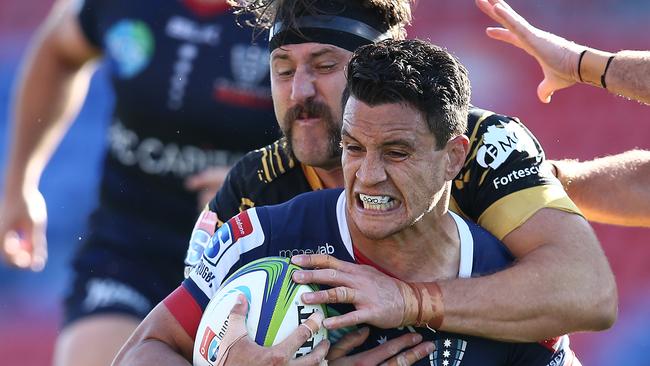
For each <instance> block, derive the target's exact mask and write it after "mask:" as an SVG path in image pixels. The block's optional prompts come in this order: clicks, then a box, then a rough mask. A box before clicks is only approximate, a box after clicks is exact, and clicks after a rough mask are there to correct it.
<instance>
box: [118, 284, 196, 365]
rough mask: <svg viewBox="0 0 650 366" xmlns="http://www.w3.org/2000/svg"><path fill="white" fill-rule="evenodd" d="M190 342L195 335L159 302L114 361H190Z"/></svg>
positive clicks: (151, 362) (166, 363) (147, 362)
mask: <svg viewBox="0 0 650 366" xmlns="http://www.w3.org/2000/svg"><path fill="white" fill-rule="evenodd" d="M170 296H171V295H170ZM193 345H194V339H192V338H190V336H189V335H188V334H187V333H186V332H185V330H184V329H183V328H182V327H181V325H180V324H179V323H178V322H177V321H176V318H174V316H173V315H172V314H171V313H170V311H169V310H168V309H167V306H166V305H165V304H164V303H160V304H158V305H157V306H156V307H155V308H154V309H153V310H151V312H150V313H149V315H147V317H146V318H145V319H144V320H143V321H142V323H140V325H139V326H138V328H136V330H135V331H134V332H133V334H132V335H131V337H130V338H129V340H128V341H127V342H126V344H124V346H122V349H120V352H119V353H118V355H117V356H116V357H115V360H113V365H129V366H130V365H136V366H137V365H190V362H188V360H191V359H192V347H193Z"/></svg>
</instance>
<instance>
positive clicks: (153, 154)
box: [108, 120, 243, 178]
mask: <svg viewBox="0 0 650 366" xmlns="http://www.w3.org/2000/svg"><path fill="white" fill-rule="evenodd" d="M108 144H109V146H110V153H111V155H112V156H113V157H114V158H115V159H116V160H117V161H119V162H120V163H121V164H122V165H124V166H134V167H137V168H139V169H140V170H141V171H142V172H144V173H146V174H151V175H159V176H166V175H169V174H171V175H174V176H176V177H178V178H186V177H188V176H190V175H192V174H196V173H199V172H202V171H203V170H205V169H207V168H209V167H211V166H226V165H232V164H234V163H235V162H236V161H237V160H239V158H241V157H242V156H243V154H239V153H232V152H229V151H226V150H206V149H202V148H200V147H198V146H193V145H179V144H177V143H173V142H164V141H161V140H160V139H157V138H155V137H145V138H141V137H140V136H138V134H137V133H136V132H135V131H133V130H130V129H128V128H126V127H125V126H124V125H123V124H122V123H121V122H120V121H119V120H118V121H116V122H115V123H113V125H111V127H110V129H109V132H108Z"/></svg>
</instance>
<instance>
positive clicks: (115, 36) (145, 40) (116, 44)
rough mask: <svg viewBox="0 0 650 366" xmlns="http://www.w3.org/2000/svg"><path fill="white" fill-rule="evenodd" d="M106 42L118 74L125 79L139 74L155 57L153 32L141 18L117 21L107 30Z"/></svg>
mask: <svg viewBox="0 0 650 366" xmlns="http://www.w3.org/2000/svg"><path fill="white" fill-rule="evenodd" d="M104 42H105V44H106V51H108V52H107V53H108V55H109V56H110V57H109V58H110V60H111V62H112V64H113V66H114V67H115V71H116V74H117V75H119V76H120V77H121V78H123V79H130V78H132V77H134V76H136V75H137V74H139V73H140V72H141V71H142V70H144V69H145V68H146V67H147V66H148V65H149V62H150V61H151V58H152V57H153V52H154V37H153V32H152V31H151V29H149V26H148V25H147V24H146V23H145V22H143V21H140V20H133V19H123V20H120V21H119V22H117V23H115V25H113V26H112V27H111V28H110V29H109V30H108V31H107V32H106V37H105V40H104Z"/></svg>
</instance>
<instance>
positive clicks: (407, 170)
mask: <svg viewBox="0 0 650 366" xmlns="http://www.w3.org/2000/svg"><path fill="white" fill-rule="evenodd" d="M346 76H347V78H346V79H347V81H346V83H347V85H346V91H345V93H344V98H343V101H342V106H343V127H342V142H343V144H342V146H343V156H342V166H343V176H344V181H345V189H344V190H342V189H332V190H321V191H318V192H310V193H306V194H303V195H300V196H298V197H296V198H295V199H293V200H291V201H288V202H286V203H284V204H280V205H276V206H267V207H256V208H251V209H249V210H247V211H245V212H243V213H241V214H239V215H237V216H235V217H234V218H233V219H231V220H229V221H228V222H227V223H226V224H224V225H222V226H221V227H220V228H219V230H218V231H217V232H216V233H215V235H214V236H213V238H212V240H211V241H210V244H209V245H208V247H207V248H206V250H205V253H204V255H203V258H202V260H201V262H200V264H199V265H198V266H196V267H195V269H194V270H193V271H192V272H191V273H190V276H189V278H188V279H187V280H186V281H184V282H183V285H182V286H181V287H179V289H177V290H176V291H175V292H174V293H172V294H171V295H170V296H169V297H168V298H167V299H166V300H165V301H164V302H163V304H160V305H159V306H157V307H156V308H155V309H154V310H153V311H152V313H150V314H149V316H148V317H147V318H146V319H145V320H144V321H143V323H142V324H141V325H140V327H138V329H137V330H136V332H135V334H134V335H133V336H132V337H131V339H130V340H129V342H128V343H127V344H126V345H125V347H123V349H122V350H121V352H120V354H119V355H118V358H117V359H116V364H118V365H138V364H143V365H144V364H152V363H154V362H155V363H156V364H163V365H164V364H187V362H189V361H190V359H191V354H192V348H193V342H194V341H195V338H196V341H200V340H199V338H200V336H199V337H197V334H196V329H197V326H198V325H199V322H200V318H201V314H202V312H203V310H204V309H205V307H206V306H208V302H209V301H210V299H211V298H212V297H214V296H215V294H216V293H217V289H218V288H219V287H220V286H221V285H223V283H224V280H225V279H226V278H228V275H229V274H231V273H234V272H236V271H237V270H238V269H239V268H242V267H244V266H245V265H246V264H247V263H250V262H253V261H255V260H257V259H259V258H264V257H268V256H272V255H273V253H277V252H278V251H279V250H286V249H301V248H308V247H313V246H314V245H322V244H323V243H328V244H329V245H332V246H333V248H334V256H335V257H337V258H338V259H335V258H333V257H331V256H327V255H325V256H323V255H320V256H322V257H323V258H325V259H326V261H327V262H328V263H329V267H330V269H325V270H322V271H321V275H322V276H321V277H320V278H321V279H323V278H325V277H327V276H329V278H330V279H331V280H332V282H339V281H343V282H348V283H353V282H354V281H355V279H354V277H353V276H351V275H350V274H349V273H350V272H352V271H354V269H356V268H361V269H363V270H364V271H366V272H367V273H371V274H374V276H375V277H382V276H384V277H385V276H386V274H388V275H390V276H391V277H390V278H392V280H391V281H383V282H381V283H378V284H381V286H384V287H385V288H382V287H377V288H376V289H375V290H376V292H377V293H378V294H390V293H399V294H400V295H401V299H402V300H403V301H402V302H401V303H399V302H396V304H397V306H395V307H394V308H393V309H392V310H391V311H389V312H387V313H386V314H385V316H386V317H387V319H385V321H387V322H392V323H394V324H395V326H394V327H392V328H389V329H382V328H378V327H375V326H369V327H368V328H369V330H367V331H363V332H365V333H364V334H363V337H357V340H359V339H361V341H360V342H359V343H358V344H355V345H354V347H353V349H352V350H351V352H350V354H349V355H345V356H343V355H341V354H340V353H337V354H335V355H333V354H332V353H330V354H329V355H328V356H327V360H328V361H330V363H332V364H349V363H353V362H355V361H353V360H351V359H350V357H360V356H359V355H361V357H362V359H361V360H358V361H360V362H362V363H363V362H367V363H369V364H379V363H383V362H391V363H397V364H400V365H403V364H416V365H449V364H453V365H458V364H462V365H466V366H478V365H487V366H491V365H493V366H497V365H498V366H515V365H521V366H523V365H527V366H535V365H539V366H545V365H549V364H553V365H579V362H578V361H577V359H576V358H575V356H574V354H573V352H572V351H571V350H570V349H569V341H568V337H567V336H562V337H558V338H557V339H554V340H553V341H548V342H543V343H538V342H529V343H510V342H504V341H495V340H490V339H486V338H482V337H477V336H470V335H463V334H458V333H452V332H448V331H443V330H439V331H437V332H436V331H434V330H433V329H437V328H439V327H440V325H441V323H442V321H443V319H442V314H443V313H442V311H441V310H442V309H441V308H442V303H441V301H437V300H436V299H440V297H439V296H435V295H436V294H439V293H440V289H439V287H438V285H437V284H436V282H435V281H443V280H447V279H450V278H467V277H472V276H481V275H484V274H489V273H492V272H495V271H498V270H500V269H503V268H504V267H507V266H509V265H510V264H511V263H512V262H513V261H514V258H513V257H512V255H511V254H510V252H509V251H508V250H507V249H506V247H505V246H504V245H503V244H502V243H501V242H500V241H499V240H498V239H496V238H495V237H494V236H492V235H491V234H489V233H488V232H487V231H486V230H485V229H482V228H481V227H479V226H477V225H475V224H473V223H471V222H470V221H467V220H465V219H463V218H461V217H460V216H458V215H456V214H454V213H452V212H451V211H449V200H450V190H451V182H452V180H453V179H454V177H456V175H457V174H458V172H459V171H460V169H461V168H462V167H463V165H464V162H465V158H466V155H467V152H468V151H469V140H468V138H467V137H466V136H465V135H464V134H463V132H464V131H465V129H466V123H467V122H466V116H467V112H468V108H469V99H470V86H469V80H468V77H467V71H466V70H465V68H464V67H463V66H462V65H461V64H460V63H459V62H458V60H457V59H456V58H454V57H453V56H451V55H450V54H449V53H447V52H446V51H444V50H443V49H441V48H439V47H437V46H433V45H431V44H429V43H427V42H423V41H418V40H407V41H396V40H385V41H381V42H378V43H376V44H373V45H367V46H363V47H361V48H360V49H359V50H357V51H356V53H355V55H354V56H353V58H352V60H351V61H350V63H349V65H348V68H347V75H346ZM368 198H370V200H368ZM360 253H363V258H361V257H360ZM316 256H317V257H318V256H319V255H316ZM361 259H363V261H364V262H365V263H367V264H369V265H367V266H358V265H357V264H354V263H355V262H358V261H359V260H361ZM353 268H354V269H353ZM380 270H381V271H383V272H384V274H382V273H381V272H380ZM272 272H273V271H267V273H272ZM318 272H319V271H314V272H312V273H318ZM206 279H209V280H206ZM226 282H227V281H226ZM225 286H228V283H226V284H225ZM224 288H225V287H224ZM338 289H339V291H338V292H339V293H338V294H337V295H339V296H340V297H341V298H346V300H347V302H353V301H354V300H355V299H354V297H355V296H354V294H352V298H351V299H348V297H347V296H346V294H344V293H341V290H343V291H342V292H345V289H346V288H344V287H339V288H338ZM257 295H258V296H259V294H257ZM251 296H255V295H251ZM303 296H304V295H303ZM243 297H245V296H243ZM239 299H241V302H242V304H238V306H236V307H235V309H234V311H233V314H238V315H236V316H235V318H238V319H239V320H241V316H243V315H245V314H246V313H245V312H244V311H245V308H246V307H245V305H243V304H244V303H246V301H244V299H243V298H242V296H240V297H239ZM359 300H363V299H359ZM239 305H241V306H239ZM279 305H280V303H278V302H276V303H275V307H276V308H277V307H278V306H279ZM330 306H331V309H332V311H333V312H334V314H335V313H340V314H343V316H345V314H347V313H349V312H351V311H355V309H354V307H352V306H351V305H350V304H349V303H332V304H330ZM359 310H360V309H359V307H358V306H357V309H356V311H357V312H358V311H359ZM361 310H363V309H361ZM328 312H330V310H329V309H328ZM316 314H319V312H316ZM249 315H250V313H249ZM312 320H314V318H312ZM317 320H318V318H316V321H317ZM262 321H264V319H262V317H260V322H262ZM239 324H241V323H239ZM339 325H340V324H339ZM229 326H232V325H229ZM298 328H299V329H300V328H306V327H298ZM328 328H329V329H333V330H338V331H339V332H338V334H332V333H334V332H330V335H329V337H330V339H331V340H332V342H333V344H334V345H336V342H337V340H338V339H337V338H338V337H341V336H344V333H346V332H351V331H352V330H353V329H350V328H347V329H346V328H344V329H341V327H331V328H330V327H328ZM312 331H316V329H313V328H310V332H309V333H310V334H309V335H310V336H311V333H312ZM244 334H245V333H244ZM348 334H352V335H353V336H354V335H356V334H359V331H356V332H351V333H348ZM416 334H417V336H418V338H417V339H418V340H419V339H421V340H423V342H421V343H419V342H415V343H418V344H417V345H405V346H403V347H402V348H401V349H398V348H396V347H391V348H389V350H390V351H392V353H390V354H387V355H385V357H384V359H376V358H373V357H375V356H376V355H377V354H378V353H379V351H378V349H381V347H382V346H383V345H385V344H387V343H388V342H391V341H394V340H397V339H399V338H400V337H411V339H412V340H415V339H416V338H414V336H415V335H416ZM250 336H251V334H248V337H250ZM225 338H226V340H225V341H222V342H221V344H220V345H219V347H218V348H219V349H218V351H217V356H216V357H215V364H218V365H222V364H261V363H260V360H262V359H264V360H265V361H267V362H268V363H270V364H286V363H291V362H294V363H296V364H297V363H298V362H300V363H306V364H318V363H319V362H320V361H321V359H322V357H323V356H324V352H323V349H324V348H326V347H327V346H328V345H329V343H328V341H322V342H321V343H320V345H319V346H317V347H316V349H315V350H314V352H313V353H311V354H308V355H306V356H303V357H301V358H297V359H295V360H292V356H293V355H294V353H295V352H296V351H297V349H298V348H299V346H300V345H298V344H297V343H293V344H294V346H295V348H296V349H289V348H288V347H284V348H277V347H278V346H274V347H276V348H270V349H266V350H264V349H262V350H260V349H259V348H251V344H250V343H251V342H250V340H248V342H247V337H246V336H243V337H242V334H237V336H233V335H232V334H230V333H229V332H228V330H226V332H225ZM343 339H346V338H343ZM242 340H243V341H242ZM280 344H282V343H280ZM344 344H346V343H345V341H344ZM377 345H379V346H377ZM319 347H320V348H319ZM317 350H318V351H317ZM331 350H336V347H335V346H334V347H331ZM265 351H266V352H265ZM282 351H284V353H280V352H282ZM385 351H386V350H385V349H384V350H382V352H385ZM400 351H401V353H399V352H400ZM396 353H399V354H397V355H395V354H396ZM364 359H365V360H364ZM369 360H370V361H369Z"/></svg>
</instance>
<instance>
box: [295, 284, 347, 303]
mask: <svg viewBox="0 0 650 366" xmlns="http://www.w3.org/2000/svg"><path fill="white" fill-rule="evenodd" d="M316 283H321V282H316ZM356 297H357V290H355V289H353V288H349V287H343V286H339V287H334V288H331V289H328V290H322V291H316V292H306V293H304V294H302V296H301V297H300V298H301V300H302V301H303V302H304V303H305V304H354V302H355V300H356Z"/></svg>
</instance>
